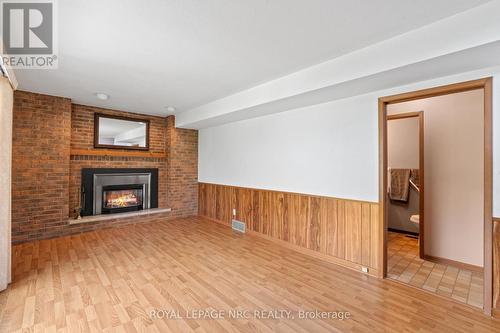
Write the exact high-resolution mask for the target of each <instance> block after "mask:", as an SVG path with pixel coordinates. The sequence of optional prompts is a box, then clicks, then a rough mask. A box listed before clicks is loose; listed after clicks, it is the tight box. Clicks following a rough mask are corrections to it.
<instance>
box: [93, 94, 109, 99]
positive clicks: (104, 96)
mask: <svg viewBox="0 0 500 333" xmlns="http://www.w3.org/2000/svg"><path fill="white" fill-rule="evenodd" d="M95 96H96V97H97V98H98V99H100V100H101V101H106V100H108V99H109V95H108V94H105V93H99V92H98V93H95Z"/></svg>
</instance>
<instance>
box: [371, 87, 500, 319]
mask: <svg viewBox="0 0 500 333" xmlns="http://www.w3.org/2000/svg"><path fill="white" fill-rule="evenodd" d="M492 82H493V79H492V78H491V77H488V78H482V79H478V80H472V81H466V82H460V83H455V84H449V85H446V86H440V87H434V88H429V89H423V90H418V91H413V92H408V93H402V94H397V95H392V96H385V97H380V98H379V101H378V106H379V195H380V197H379V201H380V221H382V223H381V224H380V225H381V228H382V230H381V231H380V232H381V234H383V235H384V237H383V240H382V243H381V244H380V247H381V258H382V260H380V264H381V265H382V267H379V268H378V269H379V271H380V272H382V275H383V276H384V277H385V276H386V275H387V239H386V237H385V234H386V233H387V213H386V209H387V207H386V206H387V205H386V199H385V195H384V189H385V188H387V172H385V170H387V124H386V123H387V105H388V104H393V103H401V102H407V101H412V100H416V99H424V98H429V97H435V96H442V95H448V94H454V93H460V92H464V91H469V90H476V89H484V288H483V290H484V308H483V310H484V313H485V314H486V315H489V316H490V315H491V309H492V304H493V237H492V234H493V218H492V213H493V211H492V207H493V204H492V203H493V150H492V140H493V138H492V103H493V101H492V95H493V91H492ZM499 278H500V277H499Z"/></svg>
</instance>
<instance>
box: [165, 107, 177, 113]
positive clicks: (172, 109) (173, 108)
mask: <svg viewBox="0 0 500 333" xmlns="http://www.w3.org/2000/svg"><path fill="white" fill-rule="evenodd" d="M165 109H167V111H168V112H175V107H173V106H165Z"/></svg>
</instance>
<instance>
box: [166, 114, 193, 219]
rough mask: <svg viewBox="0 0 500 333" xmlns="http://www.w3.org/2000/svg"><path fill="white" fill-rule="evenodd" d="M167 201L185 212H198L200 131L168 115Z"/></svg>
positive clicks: (182, 213) (175, 208)
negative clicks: (184, 126)
mask: <svg viewBox="0 0 500 333" xmlns="http://www.w3.org/2000/svg"><path fill="white" fill-rule="evenodd" d="M167 142H168V143H169V144H168V146H167V160H168V163H167V165H168V167H167V174H168V202H169V205H170V207H172V210H174V211H177V212H178V213H179V214H180V215H182V216H190V215H197V214H198V131H196V130H190V129H182V128H175V117H174V116H169V117H167Z"/></svg>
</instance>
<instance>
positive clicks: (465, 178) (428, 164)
mask: <svg viewBox="0 0 500 333" xmlns="http://www.w3.org/2000/svg"><path fill="white" fill-rule="evenodd" d="M483 97H484V92H483V90H481V89H480V90H473V91H469V92H463V93H456V94H450V95H445V96H437V97H430V98H425V99H419V100H414V101H408V102H402V103H397V104H391V105H388V108H387V167H388V169H387V181H388V188H387V206H386V209H387V210H386V212H387V258H388V259H387V277H388V278H389V279H392V280H395V281H397V282H400V283H405V284H408V285H411V286H413V287H416V288H420V289H424V290H427V291H429V292H431V293H434V294H437V295H439V296H442V297H448V298H451V299H454V300H455V301H457V302H460V303H465V304H468V305H470V306H473V307H479V308H482V306H483V257H482V251H483V244H484V242H483V216H484V212H483V206H482V201H480V200H482V199H483V197H484V194H483V193H484V192H483V190H484V182H483V176H484V141H483V138H484V119H483V109H484V104H483V100H484V98H483ZM424 217H425V218H424ZM424 236H425V237H424Z"/></svg>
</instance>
